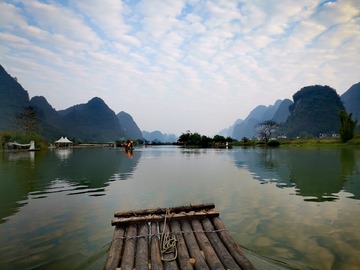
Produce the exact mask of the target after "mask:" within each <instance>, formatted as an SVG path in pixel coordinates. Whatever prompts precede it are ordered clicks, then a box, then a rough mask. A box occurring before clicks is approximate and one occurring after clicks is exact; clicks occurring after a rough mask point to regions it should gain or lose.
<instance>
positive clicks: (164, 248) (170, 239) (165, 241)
mask: <svg viewBox="0 0 360 270" xmlns="http://www.w3.org/2000/svg"><path fill="white" fill-rule="evenodd" d="M167 216H169V220H170V218H171V215H170V208H169V207H167V208H166V213H165V219H164V228H163V232H162V234H161V237H160V249H161V260H162V261H164V262H170V261H173V260H176V258H177V248H176V237H175V235H174V234H172V235H170V234H169V231H167V232H166V233H165V230H166V218H167ZM173 252H175V255H174V257H173V258H170V259H165V258H164V254H166V253H173Z"/></svg>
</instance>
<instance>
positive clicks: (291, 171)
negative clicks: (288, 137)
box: [233, 148, 360, 202]
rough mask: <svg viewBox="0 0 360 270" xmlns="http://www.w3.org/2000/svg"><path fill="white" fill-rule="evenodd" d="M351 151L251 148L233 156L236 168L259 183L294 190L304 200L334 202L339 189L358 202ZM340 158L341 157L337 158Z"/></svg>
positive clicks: (356, 174) (357, 181)
mask: <svg viewBox="0 0 360 270" xmlns="http://www.w3.org/2000/svg"><path fill="white" fill-rule="evenodd" d="M358 152H359V151H357V150H356V149H354V148H343V149H328V150H318V149H314V150H312V149H297V150H296V154H294V150H292V149H276V148H251V149H244V150H243V151H237V152H234V153H233V160H234V163H235V164H236V166H237V167H238V168H239V169H247V170H249V171H250V172H252V173H253V174H254V178H256V179H258V180H259V181H260V182H261V184H266V183H276V186H277V187H279V188H286V187H295V190H296V195H300V196H303V197H304V200H305V201H315V202H323V201H333V200H337V199H339V197H338V193H339V192H340V191H341V190H344V191H346V192H349V193H352V194H353V196H350V198H353V199H360V178H359V169H358V166H357V163H356V154H357V155H358ZM339 157H340V158H339Z"/></svg>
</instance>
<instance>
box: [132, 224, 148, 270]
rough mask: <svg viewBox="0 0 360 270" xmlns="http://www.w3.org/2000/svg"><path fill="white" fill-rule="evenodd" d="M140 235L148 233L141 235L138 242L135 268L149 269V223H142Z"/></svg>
mask: <svg viewBox="0 0 360 270" xmlns="http://www.w3.org/2000/svg"><path fill="white" fill-rule="evenodd" d="M139 227H140V228H139V232H138V236H140V235H146V236H143V237H139V238H138V239H137V243H136V259H135V268H136V269H149V247H148V246H149V242H148V239H149V237H148V235H149V224H148V223H142V224H141V225H139Z"/></svg>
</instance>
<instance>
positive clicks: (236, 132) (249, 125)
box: [231, 99, 282, 140]
mask: <svg viewBox="0 0 360 270" xmlns="http://www.w3.org/2000/svg"><path fill="white" fill-rule="evenodd" d="M281 103H282V100H280V99H279V100H277V101H276V102H275V103H274V105H269V106H264V105H259V106H257V107H256V108H255V109H253V110H252V111H251V112H250V113H249V115H248V116H247V117H246V118H245V120H244V121H242V122H241V123H240V124H237V125H235V127H234V129H233V134H232V136H231V137H232V138H234V139H236V140H241V139H242V138H243V137H246V138H252V137H253V136H254V128H255V126H256V125H257V124H258V123H260V122H262V121H265V120H271V119H272V118H273V116H274V115H275V113H276V112H277V110H278V108H279V107H280V104H281Z"/></svg>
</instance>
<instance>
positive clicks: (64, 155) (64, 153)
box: [50, 148, 73, 161]
mask: <svg viewBox="0 0 360 270" xmlns="http://www.w3.org/2000/svg"><path fill="white" fill-rule="evenodd" d="M50 150H51V151H54V152H55V154H56V156H58V158H59V159H60V160H61V161H63V160H66V159H68V158H69V157H70V155H71V154H72V152H73V149H72V148H56V149H50Z"/></svg>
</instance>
